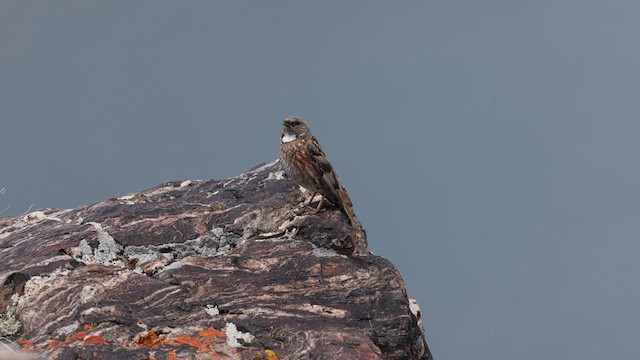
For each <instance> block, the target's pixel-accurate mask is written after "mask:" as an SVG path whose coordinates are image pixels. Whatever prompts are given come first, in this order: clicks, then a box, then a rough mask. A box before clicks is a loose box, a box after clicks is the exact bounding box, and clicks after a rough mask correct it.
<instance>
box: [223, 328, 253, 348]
mask: <svg viewBox="0 0 640 360" xmlns="http://www.w3.org/2000/svg"><path fill="white" fill-rule="evenodd" d="M224 332H225V334H226V335H227V345H229V346H231V347H241V346H242V344H240V343H239V342H238V340H239V339H242V340H244V341H245V342H248V343H250V342H252V341H253V339H254V336H253V335H251V334H250V333H248V332H246V333H245V332H242V331H239V330H238V328H237V327H236V325H235V324H234V323H231V322H228V323H227V324H226V325H225V327H224Z"/></svg>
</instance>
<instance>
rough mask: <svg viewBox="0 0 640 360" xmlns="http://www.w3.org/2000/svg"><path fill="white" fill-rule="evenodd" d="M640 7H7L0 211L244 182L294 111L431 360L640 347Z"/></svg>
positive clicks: (1, 38)
mask: <svg viewBox="0 0 640 360" xmlns="http://www.w3.org/2000/svg"><path fill="white" fill-rule="evenodd" d="M639 17H640V2H637V1H616V0H609V1H593V0H576V1H562V0H539V1H513V0H504V1H498V0H487V1H471V0H466V1H405V2H389V1H376V2H374V1H367V2H364V1H360V2H355V1H352V2H344V1H323V2H301V1H286V2H285V1H270V2H264V1H253V2H248V1H234V2H222V1H218V2H213V1H197V2H196V1H191V2H182V1H181V2H175V1H136V2H130V1H103V2H85V1H56V2H38V1H12V2H10V1H3V2H1V3H0V188H3V187H4V188H6V193H5V194H4V195H0V211H1V210H2V209H4V208H6V207H7V206H9V208H8V209H7V210H5V211H4V212H3V213H2V216H9V215H18V214H22V213H24V212H25V211H26V210H27V209H28V208H29V207H30V206H31V205H32V204H33V208H34V209H35V208H39V207H59V208H64V207H74V206H78V205H80V204H90V203H92V202H96V201H99V200H102V199H104V198H108V197H113V196H120V195H123V194H126V193H129V192H134V191H138V190H142V189H144V188H148V187H151V186H154V185H156V184H159V183H161V182H164V181H167V180H176V179H194V178H199V179H210V178H217V179H219V178H224V177H231V176H235V175H237V174H239V173H241V172H242V171H244V170H246V169H248V168H250V167H252V166H254V165H256V164H258V163H261V162H264V161H269V160H272V159H275V158H276V157H277V152H278V147H279V136H280V132H281V122H282V119H283V118H284V117H285V116H286V115H290V114H297V115H300V116H302V117H304V118H306V119H307V120H308V121H309V123H310V125H311V128H312V130H313V131H314V133H315V134H316V136H317V137H318V138H319V140H320V143H321V144H322V146H323V147H324V149H325V151H326V152H327V153H328V155H329V157H330V158H331V160H332V162H333V164H334V166H335V167H336V168H337V170H338V172H339V174H340V175H341V177H342V179H343V181H344V182H345V184H346V186H347V188H348V190H349V192H350V194H351V197H352V199H353V201H354V203H355V206H356V211H357V214H358V217H359V218H360V219H361V220H362V222H363V223H364V224H365V226H366V227H367V231H368V234H369V237H370V239H369V242H370V246H371V248H372V250H373V251H374V252H375V253H376V254H379V255H382V256H385V257H387V258H389V259H390V260H391V261H393V263H394V264H396V265H397V266H398V268H399V269H400V271H401V272H402V274H403V276H404V277H405V280H406V282H407V287H408V291H409V294H410V296H411V297H415V298H417V299H418V300H419V301H420V304H421V306H422V310H423V313H424V315H425V325H426V328H427V340H428V342H429V345H430V347H431V349H432V351H433V353H434V356H435V357H436V359H438V360H443V359H524V360H527V359H540V358H543V359H584V358H596V359H605V358H606V359H631V358H636V357H637V356H638V353H640V341H638V334H640V282H639V281H638V275H639V274H640V261H639V256H640V243H639V242H638V234H640V220H639V217H640V206H639V204H640V195H639V191H638V188H639V185H640V181H639V179H640V170H639V169H638V160H639V157H640V156H639V154H640V143H639V141H638V139H639V134H640V101H638V94H639V93H640V65H639V64H640V43H639V42H638V34H640V22H639V21H638V18H639Z"/></svg>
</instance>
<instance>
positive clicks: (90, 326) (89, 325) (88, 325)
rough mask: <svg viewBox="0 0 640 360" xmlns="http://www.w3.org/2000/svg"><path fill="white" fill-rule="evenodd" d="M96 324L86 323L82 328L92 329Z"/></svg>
mask: <svg viewBox="0 0 640 360" xmlns="http://www.w3.org/2000/svg"><path fill="white" fill-rule="evenodd" d="M94 327H95V326H94V325H93V324H84V325H82V328H83V329H85V330H91V329H93V328H94Z"/></svg>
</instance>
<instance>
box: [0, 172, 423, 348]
mask: <svg viewBox="0 0 640 360" xmlns="http://www.w3.org/2000/svg"><path fill="white" fill-rule="evenodd" d="M303 201H304V195H303V193H302V192H301V189H300V188H299V187H298V186H296V185H295V184H294V183H293V182H291V181H289V180H287V179H284V178H283V176H282V170H281V169H280V167H279V164H278V163H277V162H273V163H269V164H266V165H263V166H260V167H257V168H255V169H253V170H250V171H248V172H246V173H244V174H242V175H240V176H238V177H236V178H233V179H226V180H211V181H199V180H190V181H176V182H167V183H165V184H162V185H160V186H157V187H154V188H152V189H149V190H145V191H142V192H140V193H135V194H131V195H127V196H123V197H120V198H114V199H108V200H105V201H101V202H99V203H96V204H94V205H91V206H83V207H78V208H75V209H70V210H55V209H43V210H39V211H37V212H34V213H31V214H29V215H26V216H23V217H14V218H4V219H0V264H2V265H1V266H0V284H2V286H1V287H0V336H1V337H4V338H5V339H8V340H10V343H11V344H14V347H15V348H17V347H22V348H23V349H22V350H28V351H30V352H32V353H36V354H39V355H41V356H42V357H44V358H47V359H256V360H257V359H265V360H266V359H271V360H274V359H336V358H342V359H421V360H426V359H431V354H430V352H429V349H428V347H427V345H426V342H425V339H424V335H423V330H422V328H421V326H420V325H419V324H418V320H419V319H418V318H417V317H416V315H415V314H414V313H412V311H411V309H410V305H409V300H408V299H407V295H406V289H405V286H404V282H403V280H402V277H401V276H400V274H399V273H398V271H397V270H396V268H395V267H394V266H393V265H392V264H391V263H390V262H389V261H387V260H386V259H384V258H382V257H379V256H374V255H372V254H370V252H369V251H368V249H367V245H366V236H365V233H364V229H363V228H354V227H351V226H349V224H348V222H347V220H346V218H345V217H344V215H343V214H341V213H340V211H339V210H338V209H335V208H333V207H331V206H327V207H326V208H325V210H322V211H320V212H318V213H315V209H313V207H310V206H307V207H303V204H302V203H303ZM416 306H417V304H413V305H412V307H413V308H414V312H415V308H416ZM420 321H421V319H420ZM5 347H6V342H5ZM14 350H16V353H17V349H13V350H12V351H14Z"/></svg>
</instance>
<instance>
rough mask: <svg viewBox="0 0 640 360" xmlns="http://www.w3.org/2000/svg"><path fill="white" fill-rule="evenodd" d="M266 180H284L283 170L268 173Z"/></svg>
mask: <svg viewBox="0 0 640 360" xmlns="http://www.w3.org/2000/svg"><path fill="white" fill-rule="evenodd" d="M267 180H284V170H280V171H272V172H270V173H269V176H267Z"/></svg>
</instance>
